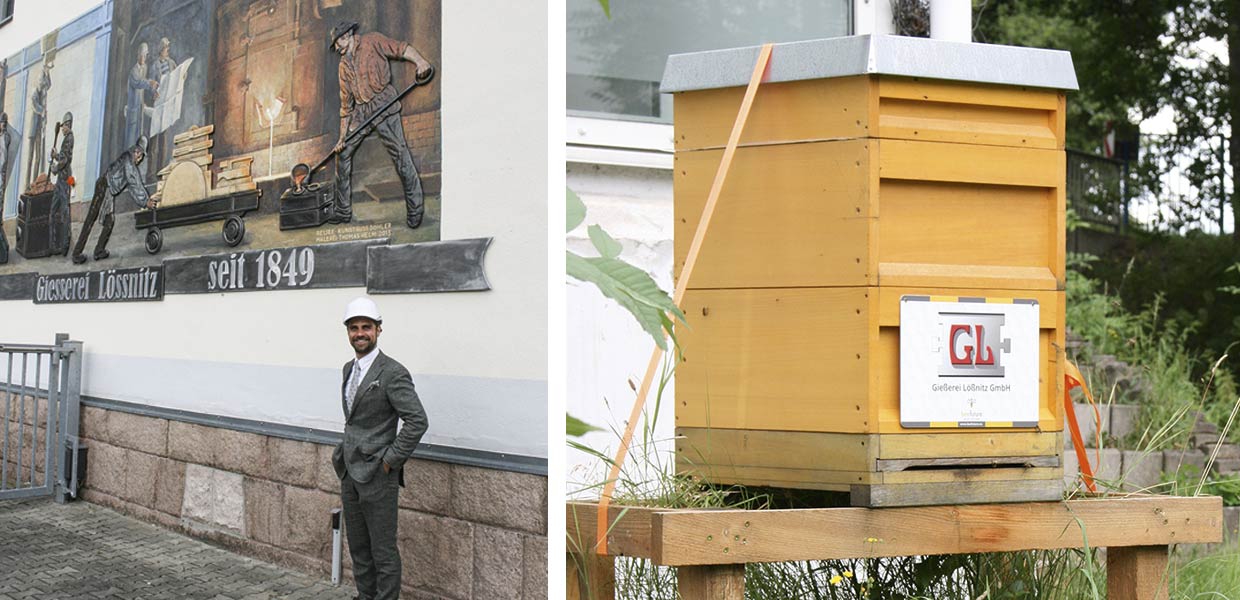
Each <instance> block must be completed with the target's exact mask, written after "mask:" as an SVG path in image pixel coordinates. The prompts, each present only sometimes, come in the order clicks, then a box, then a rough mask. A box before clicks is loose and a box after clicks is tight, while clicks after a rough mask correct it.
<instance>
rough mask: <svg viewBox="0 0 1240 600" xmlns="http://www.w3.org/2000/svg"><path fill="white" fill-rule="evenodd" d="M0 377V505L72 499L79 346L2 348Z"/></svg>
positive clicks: (62, 341) (62, 342)
mask: <svg viewBox="0 0 1240 600" xmlns="http://www.w3.org/2000/svg"><path fill="white" fill-rule="evenodd" d="M0 376H3V379H0V403H2V404H3V405H4V406H3V409H2V410H3V421H0V423H2V424H3V432H2V433H0V500H4V499H13V498H28V497H32V496H48V495H55V498H56V502H65V501H66V500H67V498H68V497H70V496H72V497H76V496H77V489H78V480H77V479H78V478H77V473H78V465H77V462H78V454H79V453H78V449H79V447H80V445H81V440H80V438H79V437H78V427H79V419H80V403H81V389H82V386H81V384H82V343H81V342H75V341H70V340H69V336H68V335H67V334H63V333H62V334H57V336H56V343H55V344H53V345H51V346H41V345H32V344H3V343H0ZM66 463H71V464H66Z"/></svg>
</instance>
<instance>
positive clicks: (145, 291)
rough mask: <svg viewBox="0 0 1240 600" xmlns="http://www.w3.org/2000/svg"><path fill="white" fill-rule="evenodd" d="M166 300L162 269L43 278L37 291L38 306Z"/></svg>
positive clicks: (36, 288) (112, 271) (139, 268)
mask: <svg viewBox="0 0 1240 600" xmlns="http://www.w3.org/2000/svg"><path fill="white" fill-rule="evenodd" d="M163 297H164V270H163V268H162V267H138V268H133V269H108V270H106V271H90V272H87V273H67V274H63V275H40V276H39V278H38V279H37V280H36V281H35V289H34V301H35V303H36V304H61V303H69V302H140V301H144V300H162V299H163Z"/></svg>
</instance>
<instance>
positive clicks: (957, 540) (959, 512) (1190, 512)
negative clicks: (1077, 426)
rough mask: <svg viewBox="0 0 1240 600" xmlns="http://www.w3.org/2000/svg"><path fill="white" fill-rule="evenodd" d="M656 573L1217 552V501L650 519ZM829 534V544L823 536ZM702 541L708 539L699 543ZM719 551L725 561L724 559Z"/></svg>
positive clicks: (1161, 499) (1154, 499) (680, 514)
mask: <svg viewBox="0 0 1240 600" xmlns="http://www.w3.org/2000/svg"><path fill="white" fill-rule="evenodd" d="M651 527H652V531H654V532H657V536H656V537H655V538H654V539H653V540H652V542H651V544H652V546H651V550H652V552H653V557H652V558H653V559H654V561H655V562H656V563H657V564H662V565H707V564H739V563H746V562H781V561H795V560H831V559H843V558H869V557H882V556H912V555H924V554H958V553H965V552H1009V551H1015V550H1037V549H1055V548H1081V547H1083V546H1085V534H1086V533H1087V534H1088V541H1089V545H1090V546H1091V547H1108V546H1109V547H1119V546H1150V545H1165V544H1169V543H1217V542H1219V541H1221V540H1222V535H1223V532H1222V499H1220V498H1218V497H1198V498H1180V497H1171V496H1144V497H1135V498H1099V499H1084V500H1069V501H1066V502H1026V503H1019V504H986V505H955V506H926V507H915V508H887V509H869V508H825V509H796V510H764V511H742V510H720V511H692V510H688V511H674V512H668V511H664V512H657V513H655V514H653V515H652V522H651ZM824 532H830V535H824ZM708 536H710V539H707V537H708ZM725 548H727V549H728V552H726V553H725V552H724V549H725Z"/></svg>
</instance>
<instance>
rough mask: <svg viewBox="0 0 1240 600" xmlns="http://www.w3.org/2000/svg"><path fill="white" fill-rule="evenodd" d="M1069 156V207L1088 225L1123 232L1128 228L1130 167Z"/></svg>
mask: <svg viewBox="0 0 1240 600" xmlns="http://www.w3.org/2000/svg"><path fill="white" fill-rule="evenodd" d="M1066 154H1067V160H1068V181H1067V196H1068V206H1069V207H1070V208H1072V210H1073V212H1075V213H1076V216H1077V218H1079V219H1080V220H1082V221H1085V222H1086V223H1091V224H1093V225H1095V226H1102V227H1105V228H1108V229H1111V230H1112V231H1122V230H1123V229H1124V228H1125V227H1127V225H1128V202H1127V198H1128V194H1127V189H1126V187H1125V186H1126V182H1125V179H1126V177H1125V175H1126V174H1127V165H1126V163H1124V161H1122V160H1115V159H1113V158H1106V157H1105V156H1099V155H1097V154H1090V153H1088V152H1081V151H1079V150H1071V149H1069V150H1068V151H1067V153H1066Z"/></svg>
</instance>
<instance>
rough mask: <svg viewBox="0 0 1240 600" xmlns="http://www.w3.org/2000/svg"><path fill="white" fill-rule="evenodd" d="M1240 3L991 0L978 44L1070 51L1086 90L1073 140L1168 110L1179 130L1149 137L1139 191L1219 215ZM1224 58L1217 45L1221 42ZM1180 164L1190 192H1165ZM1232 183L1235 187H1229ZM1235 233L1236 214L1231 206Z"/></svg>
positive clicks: (1232, 142)
mask: <svg viewBox="0 0 1240 600" xmlns="http://www.w3.org/2000/svg"><path fill="white" fill-rule="evenodd" d="M1238 6H1240V0H1182V1H1179V2H1175V1H1171V0H1122V1H1117V2H1095V1H1091V0H1064V1H1062V2H1059V1H1052V0H988V1H984V2H982V3H981V4H980V5H979V6H978V7H977V8H976V9H975V14H976V15H977V26H976V28H975V29H976V32H975V37H976V38H977V39H978V40H979V41H986V42H991V43H1000V44H1011V45H1018V46H1036V47H1042V48H1056V49H1062V50H1068V51H1070V52H1071V53H1072V59H1073V63H1074V64H1075V66H1076V71H1077V80H1078V82H1079V83H1080V87H1081V89H1080V92H1078V93H1077V94H1074V95H1073V96H1071V97H1070V99H1069V104H1068V119H1067V127H1068V134H1067V138H1068V146H1069V147H1072V148H1076V149H1080V150H1086V151H1094V152H1097V151H1098V149H1099V147H1100V144H1101V139H1102V135H1103V131H1104V127H1105V123H1106V122H1107V121H1117V122H1137V123H1139V122H1141V121H1143V120H1145V119H1148V118H1151V117H1153V116H1154V115H1155V114H1157V113H1158V111H1159V110H1162V109H1163V108H1164V107H1165V108H1168V109H1170V110H1171V114H1172V121H1173V123H1174V131H1173V133H1171V134H1170V135H1167V136H1159V137H1147V138H1146V139H1145V140H1143V146H1144V147H1143V152H1142V158H1141V161H1140V163H1139V164H1137V165H1135V166H1134V167H1135V168H1134V178H1135V181H1134V182H1133V183H1134V184H1135V187H1137V189H1138V191H1139V193H1146V194H1150V195H1153V196H1155V197H1158V198H1160V199H1162V200H1164V201H1171V202H1170V206H1172V207H1174V210H1175V213H1176V218H1178V219H1179V220H1180V221H1181V222H1182V223H1191V222H1193V221H1195V220H1202V219H1207V218H1212V217H1215V216H1217V217H1218V218H1219V219H1220V225H1221V217H1222V204H1223V202H1224V201H1225V200H1226V199H1227V196H1228V193H1227V190H1228V189H1229V188H1230V189H1231V190H1236V189H1240V187H1238V186H1237V185H1236V184H1237V183H1240V181H1237V180H1236V179H1235V178H1236V177H1237V176H1238V175H1240V170H1237V169H1235V168H1234V164H1235V161H1236V160H1237V158H1240V146H1238V145H1237V144H1240V139H1237V138H1236V137H1235V136H1231V135H1230V133H1231V123H1232V122H1235V119H1234V118H1233V117H1235V112H1236V110H1237V109H1240V100H1237V98H1236V97H1235V96H1233V94H1237V93H1240V88H1236V89H1233V88H1232V86H1230V85H1229V82H1230V81H1232V80H1233V77H1235V76H1237V74H1236V72H1235V69H1236V68H1240V22H1236V20H1235V19H1232V15H1238V16H1240V10H1237V7H1238ZM1232 40H1234V41H1235V42H1236V43H1234V44H1233V43H1227V44H1226V46H1227V48H1228V57H1227V60H1224V58H1223V57H1222V56H1219V53H1218V52H1216V51H1213V50H1214V48H1216V47H1221V45H1222V44H1223V43H1225V42H1230V41H1232ZM1171 170H1175V171H1177V172H1179V173H1181V174H1182V175H1183V177H1184V178H1185V179H1186V180H1187V183H1188V184H1189V187H1188V189H1187V190H1183V191H1181V190H1175V189H1167V187H1166V186H1165V184H1164V180H1163V177H1162V175H1164V174H1165V173H1167V172H1169V171H1171ZM1228 180H1230V185H1228V184H1227V182H1228ZM1233 218H1234V219H1236V220H1235V222H1233V226H1232V229H1233V232H1236V231H1240V227H1237V225H1240V211H1234V210H1233Z"/></svg>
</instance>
